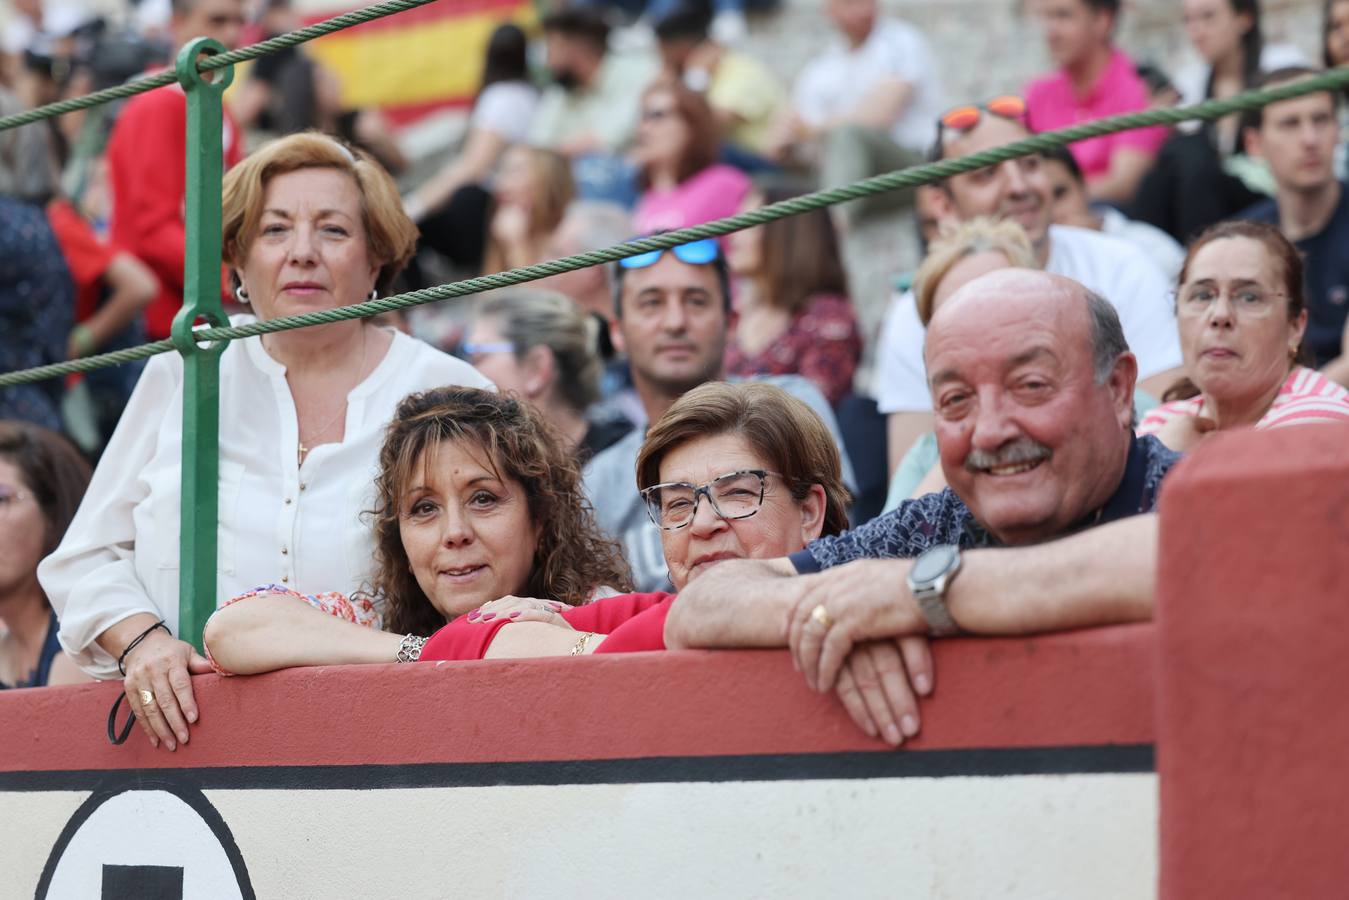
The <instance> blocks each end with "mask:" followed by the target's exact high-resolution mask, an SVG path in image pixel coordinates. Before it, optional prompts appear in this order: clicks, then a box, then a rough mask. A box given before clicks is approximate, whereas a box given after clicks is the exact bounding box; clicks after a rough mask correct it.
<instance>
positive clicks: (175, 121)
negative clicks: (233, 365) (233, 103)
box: [107, 85, 243, 339]
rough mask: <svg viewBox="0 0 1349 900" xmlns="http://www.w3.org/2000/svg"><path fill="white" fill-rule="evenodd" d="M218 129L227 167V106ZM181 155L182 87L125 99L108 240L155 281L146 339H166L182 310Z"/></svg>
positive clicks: (112, 171)
mask: <svg viewBox="0 0 1349 900" xmlns="http://www.w3.org/2000/svg"><path fill="white" fill-rule="evenodd" d="M222 126H223V127H222V138H223V141H224V150H225V168H226V169H228V168H229V167H230V166H232V165H234V164H235V163H237V162H238V161H239V160H240V159H242V158H243V144H242V142H241V141H240V138H239V129H238V127H237V126H236V125H235V124H234V120H233V119H232V118H231V117H230V113H229V110H228V108H227V109H226V110H225V118H224V122H223V123H222ZM186 154H187V98H186V96H184V94H183V90H182V88H180V87H178V86H177V85H171V86H169V87H162V88H156V89H155V90H153V91H147V92H146V93H144V94H140V95H138V96H135V97H132V98H131V99H130V100H128V101H127V104H126V106H125V107H123V109H122V111H121V113H119V114H118V116H117V123H116V124H115V125H114V126H113V129H112V136H111V138H109V140H108V151H107V159H108V180H109V183H110V184H111V186H112V203H113V207H112V223H111V225H112V241H113V244H115V245H116V246H117V247H119V248H121V249H123V250H126V251H127V252H128V253H131V254H132V255H133V256H137V257H139V258H140V259H141V261H143V262H144V263H145V264H146V265H147V266H149V267H150V268H151V270H153V271H154V273H155V275H156V276H158V278H159V293H158V294H157V295H156V296H155V298H154V300H151V301H150V305H149V306H147V307H146V308H145V329H146V332H147V334H148V335H149V336H150V337H151V338H152V339H160V338H166V337H168V336H169V327H170V326H171V325H172V324H173V316H174V314H175V313H177V312H178V308H179V307H180V306H182V305H183V256H184V253H185V252H186V248H187V229H186V226H185V225H184V223H183V205H184V203H185V201H186V198H187V162H186V160H187V157H186ZM222 284H223V279H222Z"/></svg>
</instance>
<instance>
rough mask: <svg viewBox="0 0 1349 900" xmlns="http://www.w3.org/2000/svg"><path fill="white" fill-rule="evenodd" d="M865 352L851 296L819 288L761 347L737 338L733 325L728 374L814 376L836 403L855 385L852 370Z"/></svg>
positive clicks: (727, 365)
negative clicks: (744, 345)
mask: <svg viewBox="0 0 1349 900" xmlns="http://www.w3.org/2000/svg"><path fill="white" fill-rule="evenodd" d="M861 357H862V334H861V332H860V331H859V330H858V327H857V316H856V314H855V313H854V312H853V308H852V303H851V302H850V301H849V300H848V298H847V297H838V296H834V295H832V294H820V295H817V296H815V297H812V298H811V300H810V305H809V306H807V307H806V308H805V309H804V310H802V311H801V312H800V313H798V314H797V316H796V317H795V318H794V319H792V323H791V325H790V326H788V328H787V331H786V333H784V334H783V335H782V336H781V337H779V338H778V339H777V340H775V341H773V343H771V344H769V345H768V346H767V347H764V348H763V349H762V350H760V351H759V352H758V353H754V354H749V353H746V352H745V351H744V350H743V349H741V347H740V345H739V344H738V343H737V342H736V339H735V331H734V326H732V331H731V336H730V337H729V338H728V339H727V341H726V364H725V373H726V375H727V376H731V377H736V378H753V377H755V376H757V375H800V376H802V377H803V378H807V379H809V380H810V381H811V382H813V383H814V384H815V386H816V387H817V388H819V389H820V393H822V394H824V396H825V397H826V398H827V399H828V400H829V403H830V405H831V406H837V405H838V403H839V401H840V400H842V399H843V398H844V396H845V395H846V394H847V393H848V392H849V391H851V390H852V381H853V373H854V372H856V371H857V361H858V360H859V359H861Z"/></svg>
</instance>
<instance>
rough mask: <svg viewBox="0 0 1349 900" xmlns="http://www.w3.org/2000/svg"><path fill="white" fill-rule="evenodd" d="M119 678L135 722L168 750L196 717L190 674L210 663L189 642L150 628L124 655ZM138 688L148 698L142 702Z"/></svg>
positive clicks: (199, 672) (203, 671) (185, 737)
mask: <svg viewBox="0 0 1349 900" xmlns="http://www.w3.org/2000/svg"><path fill="white" fill-rule="evenodd" d="M125 662H126V680H125V681H124V682H122V686H123V689H124V690H125V691H126V699H127V702H128V703H130V704H131V709H132V711H133V712H135V713H136V722H137V723H138V724H139V725H140V726H141V729H142V730H144V731H145V734H146V736H147V737H148V738H149V739H150V743H151V744H152V745H154V746H156V747H158V746H159V744H160V742H161V741H162V742H163V743H164V744H166V745H167V746H168V748H169V749H170V750H176V749H178V744H180V743H181V744H186V743H187V741H188V725H189V724H192V723H194V722H196V721H197V701H196V698H194V697H193V696H192V678H191V676H193V675H204V674H206V673H208V672H210V671H211V664H210V663H208V662H207V661H206V659H205V658H204V657H202V656H201V655H200V654H198V653H197V651H196V650H195V649H194V648H193V647H192V645H191V644H189V643H187V642H186V641H180V640H178V639H177V638H174V637H171V636H170V635H169V634H168V633H167V632H165V631H153V632H151V633H150V634H148V635H146V637H145V639H144V640H142V641H141V642H140V643H139V644H137V645H136V648H135V649H134V650H132V651H131V654H130V655H129V656H128V657H127V658H126V661H125ZM142 691H149V693H150V695H152V696H151V699H150V700H149V702H148V703H144V702H142V694H141V692H142Z"/></svg>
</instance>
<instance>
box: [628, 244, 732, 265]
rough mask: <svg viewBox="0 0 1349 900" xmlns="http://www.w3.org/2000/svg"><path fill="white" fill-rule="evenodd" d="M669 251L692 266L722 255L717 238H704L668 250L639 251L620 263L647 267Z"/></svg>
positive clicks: (708, 261) (713, 259)
mask: <svg viewBox="0 0 1349 900" xmlns="http://www.w3.org/2000/svg"><path fill="white" fill-rule="evenodd" d="M667 252H668V253H673V254H674V256H675V259H677V260H679V261H680V262H684V263H688V264H689V265H691V266H705V265H707V264H708V263H710V262H713V261H715V260H716V259H717V258H718V257H720V256H721V249H720V248H719V247H718V246H717V239H716V238H703V239H702V240H700V241H693V242H692V243H688V244H680V245H679V246H677V247H671V248H670V249H669V250H668V251H666V250H650V251H648V252H646V253H639V254H637V255H636V256H629V257H628V258H627V259H620V260H619V261H618V265H619V267H620V268H623V269H645V268H646V267H648V266H654V265H655V264H656V263H657V262H659V261H660V258H661V257H662V256H664V255H665V254H666V253H667Z"/></svg>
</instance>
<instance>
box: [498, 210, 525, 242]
mask: <svg viewBox="0 0 1349 900" xmlns="http://www.w3.org/2000/svg"><path fill="white" fill-rule="evenodd" d="M491 229H492V237H494V238H496V239H497V240H498V241H500V242H501V243H503V244H505V245H506V246H508V247H516V246H519V245H521V244H523V243H524V242H525V241H526V240H528V239H529V208H528V207H525V206H521V205H519V204H515V203H504V204H502V205H501V206H500V207H498V208H497V211H496V214H495V215H494V216H492V225H491Z"/></svg>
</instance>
